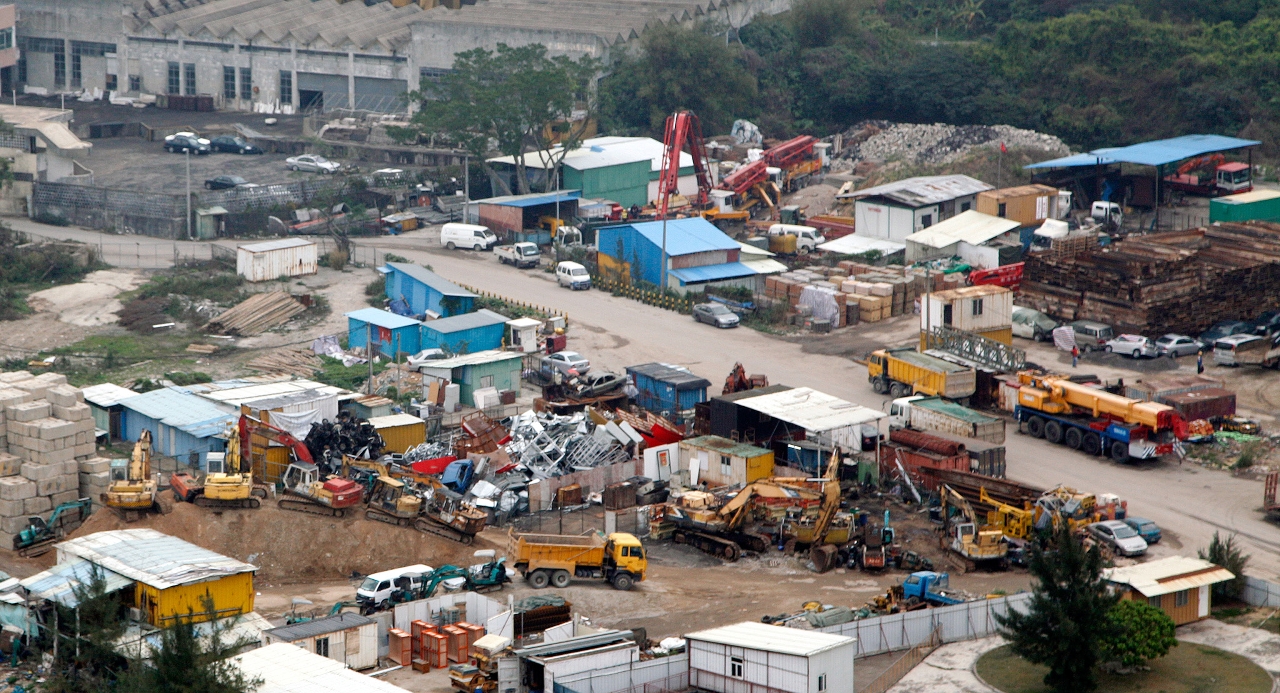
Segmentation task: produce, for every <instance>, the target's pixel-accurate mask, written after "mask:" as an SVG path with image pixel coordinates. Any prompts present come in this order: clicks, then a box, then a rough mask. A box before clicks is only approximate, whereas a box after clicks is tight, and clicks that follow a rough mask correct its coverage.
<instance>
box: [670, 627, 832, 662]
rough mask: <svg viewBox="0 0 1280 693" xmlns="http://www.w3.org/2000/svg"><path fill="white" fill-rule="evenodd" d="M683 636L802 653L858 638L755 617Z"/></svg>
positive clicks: (732, 644)
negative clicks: (789, 625)
mask: <svg viewBox="0 0 1280 693" xmlns="http://www.w3.org/2000/svg"><path fill="white" fill-rule="evenodd" d="M684 638H685V640H693V641H701V642H713V643H716V644H719V645H731V646H734V647H743V648H747V649H751V650H763V651H765V652H777V653H778V654H788V655H797V656H800V657H812V656H813V655H816V654H818V653H820V652H826V651H827V650H832V649H835V648H837V647H853V646H854V643H855V642H856V641H855V640H854V639H853V638H850V637H848V636H845V635H835V634H833V633H822V632H820V631H812V630H801V629H799V628H787V627H785V626H771V625H768V624H765V623H756V622H752V621H747V622H744V623H735V624H733V625H729V626H721V627H719V628H712V629H710V630H701V631H698V632H697V633H689V634H688V635H686V636H684Z"/></svg>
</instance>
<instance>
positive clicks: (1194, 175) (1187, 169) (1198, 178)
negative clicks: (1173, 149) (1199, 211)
mask: <svg viewBox="0 0 1280 693" xmlns="http://www.w3.org/2000/svg"><path fill="white" fill-rule="evenodd" d="M1251 170H1252V167H1251V166H1249V164H1246V163H1243V162H1239V161H1231V162H1228V161H1227V159H1226V157H1224V156H1223V155H1222V154H1209V155H1207V156H1199V157H1196V158H1194V159H1188V160H1187V161H1186V162H1184V163H1183V164H1182V165H1181V166H1179V167H1178V170H1177V171H1176V172H1175V173H1172V174H1170V175H1167V176H1165V177H1164V184H1165V185H1166V186H1168V187H1169V188H1170V189H1172V190H1178V191H1181V192H1184V193H1190V194H1192V195H1201V196H1204V197H1219V196H1222V195H1235V194H1236V193H1244V192H1249V191H1250V190H1253V176H1252V175H1251Z"/></svg>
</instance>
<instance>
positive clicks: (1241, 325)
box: [1197, 320, 1253, 345]
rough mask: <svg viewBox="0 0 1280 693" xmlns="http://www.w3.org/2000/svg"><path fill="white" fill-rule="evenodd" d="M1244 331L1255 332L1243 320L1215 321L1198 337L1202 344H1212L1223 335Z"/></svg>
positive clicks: (1228, 335)
mask: <svg viewBox="0 0 1280 693" xmlns="http://www.w3.org/2000/svg"><path fill="white" fill-rule="evenodd" d="M1244 332H1250V333H1252V332H1253V330H1252V328H1251V327H1250V326H1249V323H1247V322H1245V321H1243V320H1223V321H1222V322H1218V323H1214V325H1213V327H1210V328H1209V329H1207V330H1205V331H1204V332H1201V333H1200V336H1199V337H1197V339H1199V340H1200V343H1201V344H1209V345H1212V344H1213V343H1214V342H1216V341H1218V340H1219V339H1222V338H1223V337H1230V336H1231V335H1233V334H1241V333H1244Z"/></svg>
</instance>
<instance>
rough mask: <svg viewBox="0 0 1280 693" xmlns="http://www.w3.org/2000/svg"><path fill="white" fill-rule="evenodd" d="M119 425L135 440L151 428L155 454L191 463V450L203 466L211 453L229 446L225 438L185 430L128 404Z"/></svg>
mask: <svg viewBox="0 0 1280 693" xmlns="http://www.w3.org/2000/svg"><path fill="white" fill-rule="evenodd" d="M120 429H121V430H120V437H121V438H122V439H123V440H127V441H133V442H136V441H137V440H138V438H140V437H141V436H142V431H143V430H149V431H151V446H152V449H153V450H154V454H158V455H163V456H165V457H173V458H176V459H177V460H178V461H179V462H181V463H183V464H189V463H190V462H191V459H190V456H191V453H196V455H197V462H196V464H197V465H198V466H199V467H200V469H205V468H206V463H207V462H208V459H209V458H208V453H210V452H221V451H223V450H225V449H226V441H224V440H222V439H221V438H213V437H209V438H197V437H195V436H193V435H191V434H190V433H187V432H186V431H183V430H181V429H178V428H174V427H173V426H166V425H164V424H163V423H160V422H159V421H157V420H156V419H153V418H151V417H149V416H145V415H143V414H141V413H139V412H136V411H134V410H132V409H129V408H127V407H126V408H125V409H124V412H123V414H122V415H121V417H120Z"/></svg>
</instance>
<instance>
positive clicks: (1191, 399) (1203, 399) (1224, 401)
mask: <svg viewBox="0 0 1280 693" xmlns="http://www.w3.org/2000/svg"><path fill="white" fill-rule="evenodd" d="M1164 402H1165V404H1168V405H1169V406H1171V407H1173V408H1174V409H1176V410H1178V413H1179V414H1181V415H1182V418H1184V419H1186V420H1187V421H1194V420H1196V419H1212V418H1214V417H1215V416H1231V415H1232V414H1235V413H1236V393H1234V392H1232V391H1230V390H1224V389H1222V388H1219V387H1211V388H1206V389H1204V390H1195V391H1193V392H1182V393H1179V394H1176V395H1169V396H1167V397H1165V398H1164Z"/></svg>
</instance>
